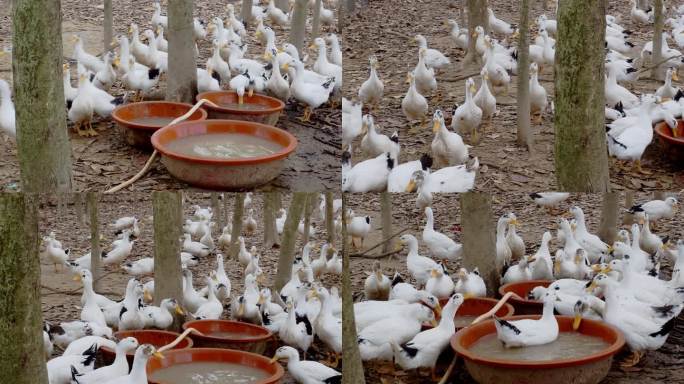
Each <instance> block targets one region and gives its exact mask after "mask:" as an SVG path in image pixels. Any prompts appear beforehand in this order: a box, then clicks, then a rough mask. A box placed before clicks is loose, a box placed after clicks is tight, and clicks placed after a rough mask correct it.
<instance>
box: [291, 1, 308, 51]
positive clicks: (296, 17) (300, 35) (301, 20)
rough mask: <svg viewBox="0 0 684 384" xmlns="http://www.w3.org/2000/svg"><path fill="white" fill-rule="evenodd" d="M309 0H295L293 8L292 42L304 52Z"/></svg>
mask: <svg viewBox="0 0 684 384" xmlns="http://www.w3.org/2000/svg"><path fill="white" fill-rule="evenodd" d="M308 6H309V0H295V5H294V9H293V10H292V20H291V22H290V44H292V45H294V46H295V47H297V50H298V51H299V52H303V51H302V48H304V35H305V33H306V14H307V11H308V9H307V8H308Z"/></svg>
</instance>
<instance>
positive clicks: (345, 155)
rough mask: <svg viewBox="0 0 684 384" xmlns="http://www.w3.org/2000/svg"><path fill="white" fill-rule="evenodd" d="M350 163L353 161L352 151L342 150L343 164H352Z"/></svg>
mask: <svg viewBox="0 0 684 384" xmlns="http://www.w3.org/2000/svg"><path fill="white" fill-rule="evenodd" d="M350 163H351V153H349V151H344V152H342V164H350Z"/></svg>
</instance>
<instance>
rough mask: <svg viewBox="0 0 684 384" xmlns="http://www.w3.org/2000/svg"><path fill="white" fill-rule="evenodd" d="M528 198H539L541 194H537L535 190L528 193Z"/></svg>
mask: <svg viewBox="0 0 684 384" xmlns="http://www.w3.org/2000/svg"><path fill="white" fill-rule="evenodd" d="M530 198H531V199H532V200H534V199H541V198H542V195H540V194H538V193H537V192H535V193H530Z"/></svg>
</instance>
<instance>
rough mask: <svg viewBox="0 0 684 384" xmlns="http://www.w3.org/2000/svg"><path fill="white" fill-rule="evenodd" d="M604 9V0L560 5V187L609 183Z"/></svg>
mask: <svg viewBox="0 0 684 384" xmlns="http://www.w3.org/2000/svg"><path fill="white" fill-rule="evenodd" d="M605 10H606V1H605V0H590V1H579V0H566V1H562V2H561V3H560V7H559V9H558V42H557V45H556V62H555V73H556V83H555V90H556V111H555V124H554V127H555V131H556V143H555V154H556V179H557V182H558V190H561V191H570V192H606V191H609V189H610V178H609V173H608V155H607V149H606V131H605V120H604V119H605V117H604V104H605V97H604V88H603V83H604V57H605V52H604V36H605V33H606V19H605V14H606V13H605ZM587 36H592V37H591V38H587Z"/></svg>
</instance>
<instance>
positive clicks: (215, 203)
mask: <svg viewBox="0 0 684 384" xmlns="http://www.w3.org/2000/svg"><path fill="white" fill-rule="evenodd" d="M211 210H212V218H213V219H214V220H215V221H216V224H217V225H218V228H217V230H218V233H221V231H222V230H223V226H224V221H223V215H222V214H221V203H220V202H219V194H218V192H212V193H211ZM209 229H211V227H210V228H209ZM213 235H214V231H213V230H212V236H213Z"/></svg>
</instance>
